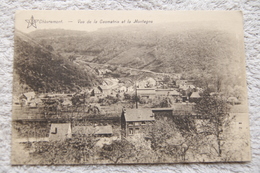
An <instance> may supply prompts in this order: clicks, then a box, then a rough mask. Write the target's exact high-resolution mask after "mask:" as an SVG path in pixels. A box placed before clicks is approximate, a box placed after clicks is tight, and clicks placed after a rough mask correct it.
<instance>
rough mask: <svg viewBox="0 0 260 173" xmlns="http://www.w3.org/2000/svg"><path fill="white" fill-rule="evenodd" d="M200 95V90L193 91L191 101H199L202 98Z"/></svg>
mask: <svg viewBox="0 0 260 173" xmlns="http://www.w3.org/2000/svg"><path fill="white" fill-rule="evenodd" d="M200 98H201V97H200V95H199V92H193V93H192V94H191V96H190V100H189V101H190V102H197V101H199V100H200Z"/></svg>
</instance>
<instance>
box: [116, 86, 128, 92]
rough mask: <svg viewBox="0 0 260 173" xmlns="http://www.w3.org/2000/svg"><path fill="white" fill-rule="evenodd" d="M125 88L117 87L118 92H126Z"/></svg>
mask: <svg viewBox="0 0 260 173" xmlns="http://www.w3.org/2000/svg"><path fill="white" fill-rule="evenodd" d="M126 90H127V88H126V87H125V86H121V87H119V88H118V92H120V93H122V92H126Z"/></svg>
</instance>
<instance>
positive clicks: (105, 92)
mask: <svg viewBox="0 0 260 173" xmlns="http://www.w3.org/2000/svg"><path fill="white" fill-rule="evenodd" d="M98 89H99V90H100V91H101V93H102V94H103V95H104V96H107V95H111V92H112V89H111V88H110V87H109V86H105V85H100V86H98Z"/></svg>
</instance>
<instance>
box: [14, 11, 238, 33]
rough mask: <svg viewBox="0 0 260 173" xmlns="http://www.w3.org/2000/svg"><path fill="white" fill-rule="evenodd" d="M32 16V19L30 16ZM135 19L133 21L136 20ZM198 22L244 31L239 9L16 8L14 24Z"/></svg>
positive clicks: (69, 26)
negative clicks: (74, 9)
mask: <svg viewBox="0 0 260 173" xmlns="http://www.w3.org/2000/svg"><path fill="white" fill-rule="evenodd" d="M32 17H33V19H32ZM136 20H138V22H137V23H136V22H135V21H136ZM178 22H182V23H185V22H187V23H197V24H201V26H206V24H207V23H211V24H213V25H210V26H207V27H211V28H214V27H218V28H219V29H224V30H229V31H232V32H241V31H243V25H242V24H243V19H242V13H241V12H239V11H54V10H49V11H44V10H43V11H37V10H29V11H17V12H16V15H15V28H16V29H17V30H19V31H22V32H24V33H29V32H32V31H35V30H39V29H66V30H80V31H88V32H91V31H96V30H97V29H99V28H107V27H116V26H130V25H146V26H151V27H153V25H154V24H156V25H157V24H161V23H178Z"/></svg>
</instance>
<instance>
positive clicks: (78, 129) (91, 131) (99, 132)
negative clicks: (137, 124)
mask: <svg viewBox="0 0 260 173" xmlns="http://www.w3.org/2000/svg"><path fill="white" fill-rule="evenodd" d="M72 134H73V135H75V134H82V135H83V134H85V135H94V136H99V137H100V136H102V137H111V136H112V135H113V130H112V126H111V125H107V126H75V127H74V128H73V129H72Z"/></svg>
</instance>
